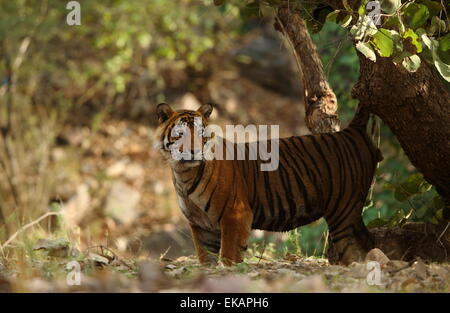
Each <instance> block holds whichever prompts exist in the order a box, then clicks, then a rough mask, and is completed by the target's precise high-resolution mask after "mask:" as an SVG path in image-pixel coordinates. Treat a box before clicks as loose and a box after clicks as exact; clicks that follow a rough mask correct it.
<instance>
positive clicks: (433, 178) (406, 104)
mask: <svg viewBox="0 0 450 313" xmlns="http://www.w3.org/2000/svg"><path fill="white" fill-rule="evenodd" d="M328 3H329V4H330V5H331V6H332V7H334V8H336V9H342V8H341V6H342V1H333V0H330V1H328ZM349 3H351V4H352V5H353V7H354V8H355V7H357V6H358V5H359V2H358V1H349ZM277 17H278V20H279V23H281V25H277V24H276V25H275V26H276V28H277V29H281V31H283V33H284V34H285V35H286V36H287V37H288V39H289V40H290V42H291V43H292V45H293V47H294V50H295V52H296V54H297V56H298V57H299V59H300V60H299V61H300V64H301V68H302V72H303V73H302V74H303V80H304V86H305V88H306V89H307V90H306V91H307V95H306V97H305V102H306V113H307V120H306V122H307V126H308V128H309V129H310V130H311V131H312V132H313V133H314V132H318V133H320V132H326V131H333V130H335V129H334V127H333V126H332V125H339V124H338V123H339V120H338V117H337V115H336V110H337V101H336V97H335V96H334V93H333V91H332V90H331V88H330V87H329V85H328V83H327V82H326V78H325V75H324V74H323V69H322V64H321V62H320V59H319V57H318V54H317V51H316V47H315V45H314V44H313V42H312V41H311V38H310V36H309V34H308V31H307V29H306V27H305V23H304V22H303V20H302V18H301V16H300V14H299V12H297V11H295V10H294V9H292V8H288V7H281V8H279V10H278V15H277ZM359 60H360V78H359V81H358V83H357V84H356V86H355V87H354V88H353V91H352V96H353V97H354V98H356V99H358V100H359V101H360V105H366V106H368V107H369V109H370V111H371V112H372V113H374V114H376V115H378V116H379V117H380V118H381V119H382V120H383V121H384V122H385V123H386V124H387V125H388V126H389V127H390V128H391V130H392V132H393V133H394V135H395V136H396V137H397V138H398V140H399V142H400V144H401V146H402V148H403V149H404V151H405V153H406V154H407V156H408V157H409V159H410V160H411V163H412V164H413V165H414V166H416V167H417V169H418V170H419V171H420V172H421V173H422V174H423V175H424V178H425V179H426V180H427V181H428V182H429V183H431V184H432V185H434V186H435V187H436V189H437V191H438V193H439V194H440V195H441V196H442V197H443V198H444V200H445V201H446V210H445V211H444V217H446V218H448V219H450V216H449V215H450V214H449V207H450V92H449V90H448V89H447V88H446V86H445V83H444V82H443V80H441V79H440V77H439V75H438V74H437V72H436V71H435V70H434V68H432V66H430V65H428V64H427V63H426V61H425V60H423V62H422V65H421V67H420V68H419V70H418V71H417V72H416V73H410V72H408V71H406V70H405V69H403V68H400V67H397V66H396V65H395V64H394V63H393V62H392V60H391V59H389V58H381V57H379V58H378V59H377V62H376V63H375V62H372V61H370V60H368V59H367V58H366V57H364V56H363V55H361V54H359ZM320 119H325V121H324V122H323V123H321V122H320ZM336 121H337V123H336ZM422 226H423V224H422ZM422 226H420V227H422ZM446 226H447V225H439V227H440V228H442V227H444V228H443V229H440V232H439V233H437V232H435V233H433V234H429V233H427V234H426V236H425V237H424V234H425V233H424V232H421V230H420V229H417V230H416V229H414V230H412V229H409V228H408V229H406V228H402V229H396V230H390V229H385V228H382V229H373V230H371V233H372V235H373V236H374V238H375V243H376V246H377V247H380V248H382V249H384V250H386V252H387V253H388V254H389V255H390V256H391V257H393V258H406V259H412V258H414V257H415V256H417V255H420V256H421V257H422V258H426V259H429V260H434V261H442V260H448V254H447V249H446V248H447V246H448V243H449V242H448V240H449V234H450V230H449V227H446ZM420 234H422V235H420ZM421 236H422V237H421ZM413 237H414V238H416V239H417V240H411V238H413ZM418 238H419V239H420V238H422V239H423V240H422V239H421V241H420V240H419V239H418ZM425 238H426V239H427V241H426V240H425ZM419 241H420V245H419V244H418V243H419ZM441 241H442V242H444V241H445V242H444V244H441ZM425 242H426V243H425ZM424 243H425V244H424ZM412 245H414V247H415V248H414V247H413V246H412ZM419 246H420V247H419ZM412 248H414V249H412ZM422 248H423V249H422ZM426 249H431V250H433V253H429V255H427V254H426V253H425V252H426ZM424 253H425V254H424Z"/></svg>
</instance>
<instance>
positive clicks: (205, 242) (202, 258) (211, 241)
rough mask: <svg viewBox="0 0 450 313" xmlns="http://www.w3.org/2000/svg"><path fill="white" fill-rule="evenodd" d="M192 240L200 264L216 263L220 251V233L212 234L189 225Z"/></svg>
mask: <svg viewBox="0 0 450 313" xmlns="http://www.w3.org/2000/svg"><path fill="white" fill-rule="evenodd" d="M190 226H191V230H192V239H193V240H194V245H195V250H196V251H197V256H198V260H199V262H200V263H201V264H204V265H208V264H215V263H217V259H218V253H219V251H220V233H214V232H211V231H208V230H205V229H202V228H200V227H198V226H196V225H193V224H191V225H190Z"/></svg>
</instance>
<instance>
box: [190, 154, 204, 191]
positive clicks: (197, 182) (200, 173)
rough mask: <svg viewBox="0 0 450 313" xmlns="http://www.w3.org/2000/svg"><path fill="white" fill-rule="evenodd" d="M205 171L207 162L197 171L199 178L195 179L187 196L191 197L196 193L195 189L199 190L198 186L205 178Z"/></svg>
mask: <svg viewBox="0 0 450 313" xmlns="http://www.w3.org/2000/svg"><path fill="white" fill-rule="evenodd" d="M204 169H205V162H202V163H201V164H200V167H199V169H198V171H197V176H196V177H195V180H194V182H193V183H192V185H191V187H190V188H189V190H188V192H187V195H188V196H189V195H190V194H191V193H193V192H194V191H195V188H197V186H198V184H199V183H200V181H201V179H202V177H203V170H204Z"/></svg>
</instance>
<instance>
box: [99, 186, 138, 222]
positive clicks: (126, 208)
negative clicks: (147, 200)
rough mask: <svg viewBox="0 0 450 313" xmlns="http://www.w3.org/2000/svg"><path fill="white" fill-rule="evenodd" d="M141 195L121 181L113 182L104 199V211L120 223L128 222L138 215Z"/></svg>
mask: <svg viewBox="0 0 450 313" xmlns="http://www.w3.org/2000/svg"><path fill="white" fill-rule="evenodd" d="M140 199H141V195H140V193H139V192H138V191H136V190H135V189H133V188H131V187H129V186H128V185H127V184H125V183H123V182H120V181H119V182H115V183H114V184H113V186H112V187H111V190H110V192H109V194H108V197H107V200H106V208H105V213H106V214H107V215H109V216H110V217H112V218H113V219H115V220H116V221H118V222H119V223H122V224H125V225H127V224H130V223H132V222H133V221H134V219H135V218H136V217H137V216H138V211H137V206H138V204H139V200H140Z"/></svg>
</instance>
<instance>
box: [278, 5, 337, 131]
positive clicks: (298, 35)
mask: <svg viewBox="0 0 450 313" xmlns="http://www.w3.org/2000/svg"><path fill="white" fill-rule="evenodd" d="M275 28H276V29H278V30H280V31H281V32H282V33H283V34H284V35H285V36H286V38H287V39H288V40H289V41H290V43H291V44H292V47H293V49H294V53H295V54H296V57H297V58H296V59H297V61H298V63H299V66H300V69H301V72H302V79H303V86H304V90H305V112H306V126H307V127H308V129H309V130H310V131H311V132H312V133H313V134H317V133H323V132H335V131H338V130H339V129H340V121H339V117H338V115H337V99H336V95H335V94H334V92H333V90H332V89H331V87H330V85H329V84H328V82H327V79H326V76H325V73H324V71H323V65H322V62H321V60H320V57H319V54H318V53H317V49H316V46H315V44H314V42H313V41H312V39H311V37H310V36H309V33H308V30H307V28H306V25H305V22H304V21H303V19H302V18H301V16H300V12H299V11H297V10H295V9H293V8H289V7H286V6H282V7H280V8H279V9H278V14H277V22H276V24H275Z"/></svg>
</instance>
